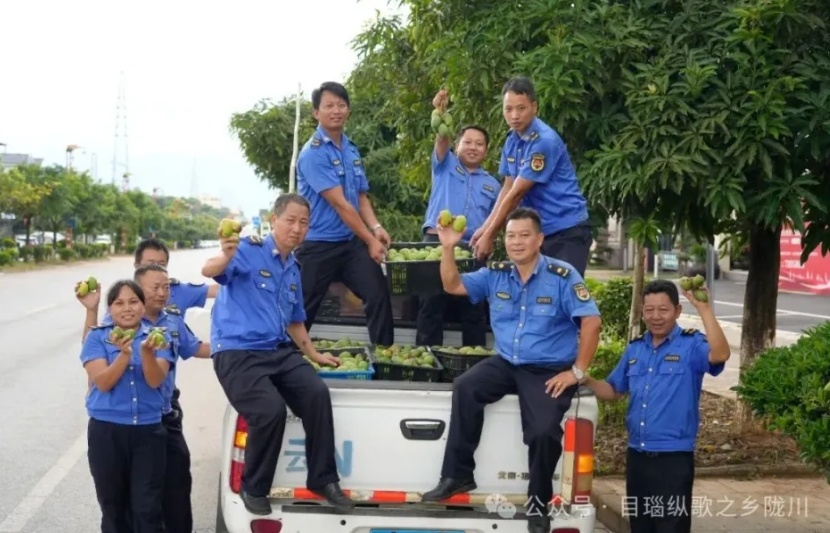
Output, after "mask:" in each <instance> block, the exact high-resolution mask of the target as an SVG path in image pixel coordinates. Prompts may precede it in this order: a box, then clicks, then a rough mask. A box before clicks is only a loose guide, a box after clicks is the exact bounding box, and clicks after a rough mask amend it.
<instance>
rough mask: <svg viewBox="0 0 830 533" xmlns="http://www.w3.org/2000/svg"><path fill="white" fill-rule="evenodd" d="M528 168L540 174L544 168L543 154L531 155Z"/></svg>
mask: <svg viewBox="0 0 830 533" xmlns="http://www.w3.org/2000/svg"><path fill="white" fill-rule="evenodd" d="M530 168H531V170H533V171H534V172H541V171H542V170H544V168H545V154H539V153H537V154H533V155H532V156H530Z"/></svg>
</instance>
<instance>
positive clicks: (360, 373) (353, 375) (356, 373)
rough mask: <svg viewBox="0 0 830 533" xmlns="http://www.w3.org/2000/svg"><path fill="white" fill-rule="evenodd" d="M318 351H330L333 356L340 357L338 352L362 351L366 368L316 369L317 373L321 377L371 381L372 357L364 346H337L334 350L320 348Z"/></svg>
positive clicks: (356, 352) (372, 375) (372, 373)
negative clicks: (355, 347) (367, 365)
mask: <svg viewBox="0 0 830 533" xmlns="http://www.w3.org/2000/svg"><path fill="white" fill-rule="evenodd" d="M318 351H320V353H330V354H332V355H333V356H335V357H340V354H342V353H343V352H350V353H353V354H358V353H362V354H363V355H365V356H366V361H367V362H368V363H369V367H368V368H367V369H366V370H348V371H339V370H327V371H320V370H318V371H317V375H318V376H320V377H321V378H323V379H360V380H363V381H371V380H372V379H373V377H374V375H375V368H374V366H373V365H372V359H371V357H370V355H369V353H368V351H367V350H366V347H360V348H359V349H354V348H338V349H336V350H320V349H319V348H318Z"/></svg>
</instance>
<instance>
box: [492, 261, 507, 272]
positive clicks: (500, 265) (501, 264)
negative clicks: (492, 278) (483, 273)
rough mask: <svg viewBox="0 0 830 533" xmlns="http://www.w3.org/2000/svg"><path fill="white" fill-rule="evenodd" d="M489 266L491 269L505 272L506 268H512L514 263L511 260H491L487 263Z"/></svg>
mask: <svg viewBox="0 0 830 533" xmlns="http://www.w3.org/2000/svg"><path fill="white" fill-rule="evenodd" d="M487 268H489V269H490V270H496V271H499V272H504V271H505V270H510V269H511V268H513V263H511V262H510V261H490V262H489V263H487Z"/></svg>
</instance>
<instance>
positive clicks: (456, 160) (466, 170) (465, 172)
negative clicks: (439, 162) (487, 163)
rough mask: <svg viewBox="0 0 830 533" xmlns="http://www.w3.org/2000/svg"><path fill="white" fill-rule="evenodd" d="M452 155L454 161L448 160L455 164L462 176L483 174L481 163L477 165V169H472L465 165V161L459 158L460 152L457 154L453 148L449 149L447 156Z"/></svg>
mask: <svg viewBox="0 0 830 533" xmlns="http://www.w3.org/2000/svg"><path fill="white" fill-rule="evenodd" d="M450 155H452V161H448V162H449V163H454V164H455V170H456V171H457V172H459V173H460V174H461V175H462V176H476V175H478V174H482V173H483V172H484V169H483V168H481V165H479V166H477V167H476V168H475V170H470V169H469V168H467V167H465V166H464V163H462V162H461V160H460V159H459V158H458V154H456V153H455V152H454V151H453V150H449V151H448V152H447V157H449V156H450Z"/></svg>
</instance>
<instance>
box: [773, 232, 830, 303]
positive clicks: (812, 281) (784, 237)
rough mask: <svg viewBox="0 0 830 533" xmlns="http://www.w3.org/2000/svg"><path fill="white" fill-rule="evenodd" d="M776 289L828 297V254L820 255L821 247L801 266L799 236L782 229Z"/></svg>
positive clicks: (829, 269)
mask: <svg viewBox="0 0 830 533" xmlns="http://www.w3.org/2000/svg"><path fill="white" fill-rule="evenodd" d="M778 289H779V290H783V291H796V292H808V293H812V294H820V295H824V296H830V253H829V254H827V255H826V256H823V257H822V255H821V246H819V247H818V248H816V249H815V250H813V252H812V253H811V254H810V257H808V258H807V262H806V263H804V264H803V265H802V264H801V234H800V233H796V232H795V231H793V230H791V229H788V228H786V227H785V228H784V229H783V230H782V231H781V272H780V273H779V274H778Z"/></svg>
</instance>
